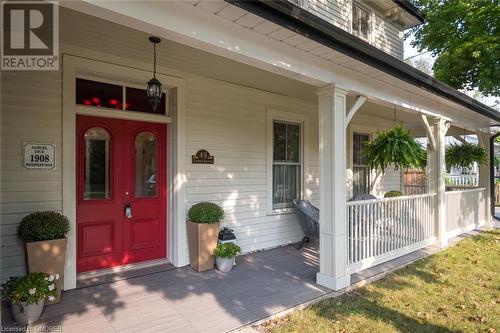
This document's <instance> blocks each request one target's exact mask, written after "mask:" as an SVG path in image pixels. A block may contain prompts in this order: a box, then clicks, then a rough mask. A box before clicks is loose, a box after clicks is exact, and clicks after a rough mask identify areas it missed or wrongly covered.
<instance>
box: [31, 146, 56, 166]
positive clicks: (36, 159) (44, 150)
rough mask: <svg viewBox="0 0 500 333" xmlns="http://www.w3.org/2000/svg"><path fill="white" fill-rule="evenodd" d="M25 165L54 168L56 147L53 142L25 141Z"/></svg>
mask: <svg viewBox="0 0 500 333" xmlns="http://www.w3.org/2000/svg"><path fill="white" fill-rule="evenodd" d="M23 155H24V156H23V166H24V168H25V169H54V167H55V164H56V158H55V155H56V147H55V145H54V144H51V143H32V142H24V143H23Z"/></svg>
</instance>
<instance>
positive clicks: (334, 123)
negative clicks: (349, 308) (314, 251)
mask: <svg viewBox="0 0 500 333" xmlns="http://www.w3.org/2000/svg"><path fill="white" fill-rule="evenodd" d="M346 93H347V91H345V90H343V89H340V88H338V87H335V86H334V85H332V84H331V85H328V86H325V87H322V88H320V89H318V91H317V94H318V96H319V159H320V227H321V228H320V229H321V230H320V238H319V243H320V254H319V257H320V264H319V273H318V274H317V276H316V282H317V283H318V284H320V285H322V286H325V287H327V288H330V289H333V290H339V289H342V288H345V287H347V286H349V285H350V282H351V281H350V280H351V279H350V275H348V274H347V271H346V269H347V251H346V250H347V234H346V126H345V123H346Z"/></svg>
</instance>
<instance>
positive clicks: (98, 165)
mask: <svg viewBox="0 0 500 333" xmlns="http://www.w3.org/2000/svg"><path fill="white" fill-rule="evenodd" d="M84 140H85V145H84V149H85V152H84V161H83V163H84V168H83V169H84V170H85V171H84V174H83V178H84V179H83V183H84V190H83V199H84V200H103V199H109V198H110V197H111V190H110V165H109V163H110V158H109V154H110V144H111V138H110V135H109V133H108V132H107V131H106V130H105V129H104V128H101V127H92V128H90V129H88V130H87V131H86V132H85V135H84Z"/></svg>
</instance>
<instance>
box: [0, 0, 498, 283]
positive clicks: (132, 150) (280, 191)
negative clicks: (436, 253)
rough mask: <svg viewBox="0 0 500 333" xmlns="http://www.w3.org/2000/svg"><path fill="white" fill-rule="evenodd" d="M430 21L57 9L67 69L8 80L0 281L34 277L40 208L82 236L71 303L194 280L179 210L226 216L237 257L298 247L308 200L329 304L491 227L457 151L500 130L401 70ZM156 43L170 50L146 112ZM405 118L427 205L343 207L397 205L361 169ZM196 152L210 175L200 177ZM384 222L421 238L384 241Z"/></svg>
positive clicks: (400, 12)
mask: <svg viewBox="0 0 500 333" xmlns="http://www.w3.org/2000/svg"><path fill="white" fill-rule="evenodd" d="M422 22H423V17H422V15H421V14H420V13H419V12H418V11H417V10H416V9H415V8H414V7H413V6H412V5H411V4H410V3H409V2H408V1H404V0H397V1H391V0H377V1H351V0H341V1H333V0H309V1H307V0H296V1H277V2H269V1H219V0H217V1H214V0H186V1H123V2H118V1H61V2H60V7H59V31H60V35H59V41H60V45H59V54H60V60H61V61H60V69H59V70H58V71H5V72H2V78H1V85H2V87H1V94H2V97H1V110H2V111H1V135H2V136H1V178H2V185H1V204H2V207H1V231H2V234H1V236H2V244H1V245H2V251H1V254H0V256H1V257H0V260H1V268H2V269H1V271H2V276H1V278H2V280H4V279H6V278H7V277H8V276H10V275H20V274H23V273H24V272H25V254H24V246H23V244H22V242H21V241H20V240H19V239H18V238H17V235H16V227H17V225H18V224H19V222H20V220H21V219H22V218H23V217H24V216H25V215H27V214H29V213H31V212H35V211H42V210H55V211H60V212H62V213H64V214H65V215H66V216H68V217H69V219H70V221H71V232H70V234H69V235H68V237H69V248H68V260H67V267H66V272H65V288H66V289H71V288H75V286H76V281H77V276H78V274H80V273H83V272H87V271H92V270H99V269H105V268H108V267H114V266H121V265H134V264H137V263H140V262H144V261H146V262H147V263H148V264H155V263H159V262H165V261H166V260H168V261H170V262H171V263H173V264H174V265H175V266H185V265H188V264H189V258H188V254H187V250H186V248H187V241H186V211H187V209H189V207H190V206H191V205H192V204H194V203H196V202H200V201H212V202H215V203H218V204H219V205H221V206H222V207H223V208H224V210H225V213H226V215H225V219H224V221H223V223H222V225H223V226H228V227H231V228H232V229H234V231H235V233H236V236H237V239H238V243H239V244H240V245H241V246H242V249H243V252H250V251H256V250H263V249H267V248H271V247H276V246H281V245H285V244H289V243H291V242H296V241H299V240H300V239H301V238H302V236H303V233H302V229H301V227H300V225H299V223H298V220H297V217H296V215H295V214H294V211H293V209H292V207H291V201H292V200H293V199H295V198H304V199H308V200H310V201H312V202H313V203H314V204H315V205H317V206H319V207H320V210H321V217H320V218H321V233H320V259H321V263H320V272H319V274H318V280H317V281H318V283H320V284H322V285H325V286H328V287H331V288H334V289H338V288H341V287H343V286H345V285H346V283H347V282H348V280H349V276H350V274H351V273H353V272H356V271H358V270H360V269H362V268H365V267H369V266H370V265H374V264H376V263H378V262H382V261H384V260H388V259H389V258H393V257H397V256H399V255H402V254H404V253H407V252H408V251H412V250H414V249H417V248H419V247H421V246H424V245H426V244H429V243H431V242H433V241H435V240H436V239H437V240H438V241H440V242H441V244H445V243H446V239H447V237H448V236H449V235H450V232H457V230H465V229H466V228H471V227H474V226H477V225H479V224H484V223H489V221H490V218H489V216H490V215H489V200H490V199H489V198H490V191H489V186H490V185H489V169H488V167H480V168H479V170H478V173H479V185H480V188H479V189H476V190H472V191H470V192H463V193H462V192H457V193H455V194H453V197H451V196H449V195H448V194H445V192H444V190H445V178H444V173H445V172H443V170H444V145H445V136H446V135H449V136H453V135H461V134H462V133H463V132H464V129H465V131H467V133H468V134H474V135H477V136H478V137H479V140H480V144H482V145H484V146H485V147H488V145H489V140H488V138H489V136H490V125H491V124H494V123H496V122H499V121H500V114H498V113H497V112H496V111H494V110H493V109H491V108H489V107H487V106H485V105H483V104H481V103H479V102H477V101H475V100H473V99H471V98H470V97H467V96H466V95H464V94H462V93H460V92H458V91H456V90H455V89H453V88H451V87H449V86H447V85H445V84H443V83H441V82H439V81H437V80H435V79H433V78H431V77H429V76H427V75H426V74H424V73H422V72H419V71H418V70H416V69H414V68H412V67H410V66H409V65H407V64H405V63H404V62H403V61H402V55H403V32H404V30H405V29H408V28H410V27H412V26H415V25H418V24H421V23H422ZM150 36H158V37H161V38H162V39H163V40H162V42H161V43H160V44H158V45H157V64H158V73H157V75H156V77H157V78H158V80H160V82H161V83H162V84H163V87H164V93H165V96H164V98H163V99H162V102H161V105H160V106H159V107H158V108H157V110H156V112H153V113H152V112H151V110H150V109H149V107H148V105H147V103H146V97H145V96H146V95H145V91H144V89H145V86H146V82H147V81H148V80H149V79H151V77H152V68H153V47H152V44H151V43H150V42H149V40H148V38H149V37H150ZM395 122H398V123H399V122H402V123H403V125H404V126H405V127H408V128H410V129H412V131H413V133H414V134H415V135H416V136H426V135H427V137H429V138H430V140H429V142H430V143H429V163H428V164H429V170H428V179H429V193H428V194H425V195H421V196H409V197H404V198H401V199H398V198H395V199H387V200H384V199H379V200H375V201H369V202H348V200H349V199H350V198H352V196H353V195H354V194H357V193H372V194H374V195H375V196H377V197H380V198H381V197H382V196H383V194H384V193H385V192H387V191H389V190H401V187H402V175H401V172H400V171H397V170H392V169H391V170H387V171H386V173H385V174H381V173H376V172H370V171H369V170H368V169H367V167H366V165H365V164H364V162H363V158H362V156H361V149H362V148H361V147H362V143H363V142H364V141H367V140H370V139H372V138H374V137H375V136H376V135H377V131H378V130H383V129H388V128H391V127H392V126H393V125H394V123H395ZM27 143H34V144H48V145H53V146H54V147H55V161H54V162H55V167H54V168H51V169H31V168H26V167H25V165H24V164H23V159H24V155H23V151H24V149H25V147H26V144H27ZM200 150H206V151H208V152H209V153H210V155H211V156H213V157H214V163H213V164H196V163H193V158H192V156H193V155H195V154H196V153H197V152H198V151H200ZM464 203H466V204H467V207H465V206H464ZM128 206H131V207H132V209H133V215H132V218H127V217H126V216H124V209H125V207H128ZM346 207H347V208H346ZM374 207H375V208H374ZM377 207H378V208H377ZM379 208H380V209H379ZM366 212H368V213H366ZM374 212H377V213H374ZM407 213H408V214H407ZM363 214H365V215H363ZM383 215H384V216H388V217H389V218H390V219H391V221H403V222H404V221H406V222H404V223H408V225H409V224H411V225H412V226H411V227H408V228H406V227H401V228H400V230H399V233H394V234H393V235H395V236H393V238H390V239H389V238H387V239H386V238H383V237H386V236H387V235H385V236H384V235H381V234H380V233H381V232H382V231H381V230H382V229H380V230H378V229H377V230H378V231H377V230H376V229H374V226H377V227H380V224H377V223H378V222H377V221H382V220H384V219H383ZM360 216H361V217H360ZM384 221H388V219H387V218H386V219H385V220H384ZM403 222H402V223H403ZM447 222H448V227H447V224H446V223H447ZM384 223H385V222H384ZM401 225H403V224H401ZM386 227H387V226H385V227H384V228H386ZM387 228H389V227H387ZM390 228H392V226H391V227H390ZM368 230H371V231H369V232H368ZM384 230H386V229H384ZM358 233H359V234H358ZM361 234H363V235H361ZM377 237H378V238H377Z"/></svg>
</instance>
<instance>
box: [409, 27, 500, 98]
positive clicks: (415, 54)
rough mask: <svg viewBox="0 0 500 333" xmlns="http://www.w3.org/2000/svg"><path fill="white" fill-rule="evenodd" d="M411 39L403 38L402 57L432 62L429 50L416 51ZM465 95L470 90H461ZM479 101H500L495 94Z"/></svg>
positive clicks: (470, 93) (470, 94) (410, 37)
mask: <svg viewBox="0 0 500 333" xmlns="http://www.w3.org/2000/svg"><path fill="white" fill-rule="evenodd" d="M412 40H413V38H412V36H409V37H408V38H407V39H406V40H405V44H404V59H408V58H409V57H413V58H412V59H420V58H425V59H428V60H429V63H430V64H433V63H434V57H433V56H432V55H431V53H430V52H425V51H423V52H421V53H420V52H418V50H417V49H416V48H414V47H412V46H411V45H410V43H411V41H412ZM463 92H465V93H466V94H467V95H469V96H471V97H474V96H472V92H468V91H463ZM478 100H479V101H480V102H482V103H484V104H486V105H488V106H493V105H494V104H495V101H500V97H495V96H485V97H481V98H479V99H478Z"/></svg>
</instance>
